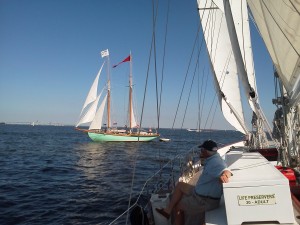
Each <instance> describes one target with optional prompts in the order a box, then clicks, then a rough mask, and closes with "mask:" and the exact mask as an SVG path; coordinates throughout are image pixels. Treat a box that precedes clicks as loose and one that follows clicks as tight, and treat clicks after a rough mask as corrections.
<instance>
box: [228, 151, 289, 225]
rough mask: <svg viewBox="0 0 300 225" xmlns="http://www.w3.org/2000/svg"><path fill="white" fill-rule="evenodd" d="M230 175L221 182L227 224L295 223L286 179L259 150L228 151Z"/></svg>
mask: <svg viewBox="0 0 300 225" xmlns="http://www.w3.org/2000/svg"><path fill="white" fill-rule="evenodd" d="M226 162H227V165H228V166H229V168H230V169H231V171H232V173H233V176H232V177H231V178H230V181H229V183H225V184H223V189H224V199H225V206H226V216H227V223H228V225H233V224H242V223H243V222H258V221H261V222H262V221H264V222H267V221H277V222H279V223H291V224H293V223H294V222H295V219H294V212H293V207H292V201H291V194H290V188H289V182H288V179H287V178H286V177H285V176H283V175H282V174H281V173H280V171H278V170H277V169H276V168H275V167H274V166H273V165H272V164H271V163H269V162H268V161H267V160H266V159H265V158H264V157H263V156H261V155H260V154H259V153H242V152H239V151H232V152H229V153H228V154H227V156H226Z"/></svg>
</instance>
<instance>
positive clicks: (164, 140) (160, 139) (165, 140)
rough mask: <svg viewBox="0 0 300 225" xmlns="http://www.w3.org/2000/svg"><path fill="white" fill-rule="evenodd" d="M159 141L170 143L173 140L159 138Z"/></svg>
mask: <svg viewBox="0 0 300 225" xmlns="http://www.w3.org/2000/svg"><path fill="white" fill-rule="evenodd" d="M159 141H161V142H168V141H171V139H169V138H159Z"/></svg>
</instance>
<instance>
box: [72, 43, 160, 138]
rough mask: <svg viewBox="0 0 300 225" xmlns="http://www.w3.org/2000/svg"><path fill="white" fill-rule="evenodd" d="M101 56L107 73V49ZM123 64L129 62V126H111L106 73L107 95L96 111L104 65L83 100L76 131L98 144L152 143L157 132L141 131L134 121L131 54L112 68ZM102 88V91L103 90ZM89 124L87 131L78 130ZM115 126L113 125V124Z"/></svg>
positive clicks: (108, 87)
mask: <svg viewBox="0 0 300 225" xmlns="http://www.w3.org/2000/svg"><path fill="white" fill-rule="evenodd" d="M101 56H102V58H103V57H106V59H107V67H108V69H107V71H110V70H109V68H110V65H109V52H108V49H106V50H104V51H102V52H101ZM123 62H130V73H129V109H128V112H129V113H128V114H129V115H128V121H129V124H128V125H126V126H125V128H124V129H118V128H117V127H112V126H111V109H110V76H109V73H108V80H107V83H106V87H104V88H106V89H107V93H106V95H105V96H104V98H103V100H102V102H101V104H100V106H99V108H98V110H97V106H98V102H99V100H100V98H101V94H102V91H101V93H100V94H97V86H98V81H99V77H100V74H101V71H102V68H103V66H104V63H105V62H104V63H103V64H102V66H101V68H100V70H99V72H98V74H97V76H96V78H95V80H94V83H93V84H92V87H91V89H90V91H89V94H88V96H87V98H86V100H85V103H84V105H83V108H82V110H81V116H80V120H79V122H78V123H77V125H76V129H77V130H81V131H83V132H87V133H88V136H89V137H90V138H91V139H92V140H93V141H99V142H106V141H116V142H123V141H129V142H135V141H141V142H145V141H152V140H154V139H156V138H157V137H159V134H158V133H157V132H152V130H151V132H150V131H143V130H142V129H141V128H140V127H139V125H138V123H137V122H136V119H135V113H134V110H133V101H132V91H133V90H132V89H133V88H132V87H133V84H132V56H131V54H130V55H129V56H128V57H127V58H125V59H124V60H123V61H121V62H120V63H118V64H117V65H114V66H113V67H116V66H118V65H119V64H121V63H123ZM104 88H103V89H104ZM105 106H106V112H107V121H106V124H105V127H104V128H102V119H103V114H104V110H105ZM88 122H91V124H90V126H89V129H88V130H86V129H80V128H78V126H79V125H81V124H84V123H88ZM113 125H115V124H113Z"/></svg>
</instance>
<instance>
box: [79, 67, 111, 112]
mask: <svg viewBox="0 0 300 225" xmlns="http://www.w3.org/2000/svg"><path fill="white" fill-rule="evenodd" d="M104 63H105V62H103V64H102V66H101V68H100V70H99V72H98V74H97V75H96V78H95V80H94V82H93V84H92V86H91V89H90V91H89V93H88V95H87V97H86V99H85V102H84V104H83V107H82V110H81V113H80V116H81V115H82V113H83V111H84V109H85V108H86V107H87V106H88V105H89V104H90V103H92V102H93V101H95V100H96V98H97V91H98V81H99V77H100V74H101V71H102V68H103V66H104Z"/></svg>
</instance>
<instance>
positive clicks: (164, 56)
mask: <svg viewBox="0 0 300 225" xmlns="http://www.w3.org/2000/svg"><path fill="white" fill-rule="evenodd" d="M169 12H170V0H168V8H167V21H166V27H165V39H164V50H163V62H162V69H161V83H160V96H159V106H158V119H157V120H158V121H160V109H161V102H162V93H163V81H164V68H165V58H166V47H167V34H168V25H169ZM158 124H159V122H158Z"/></svg>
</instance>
